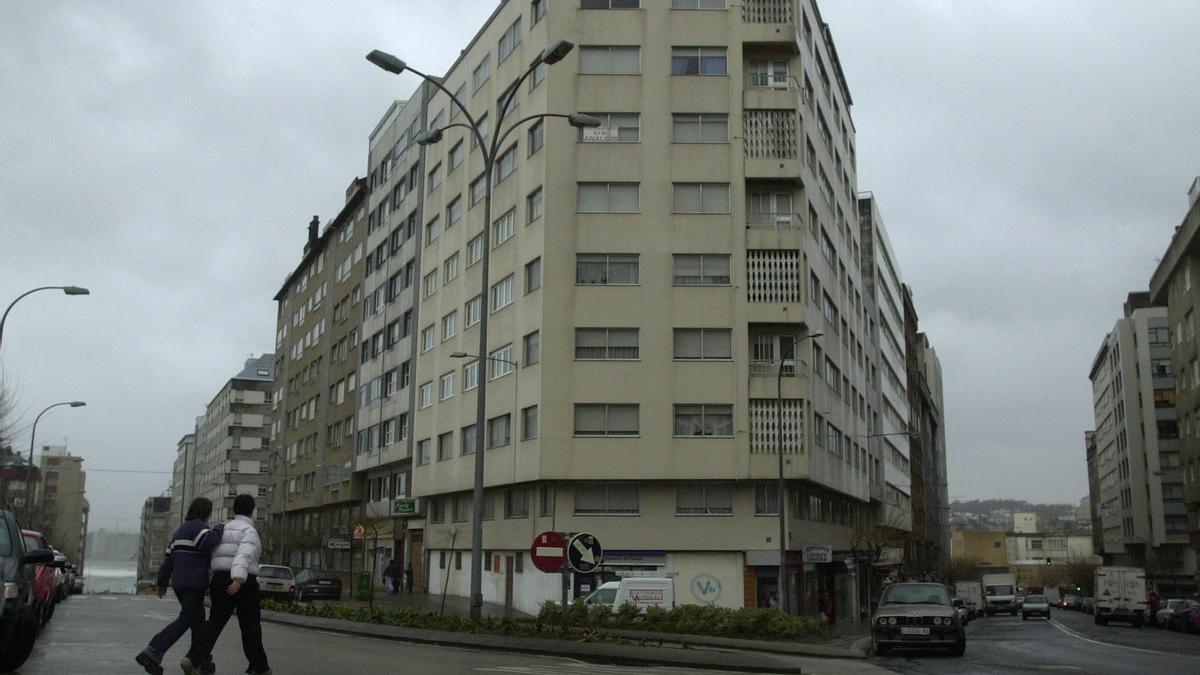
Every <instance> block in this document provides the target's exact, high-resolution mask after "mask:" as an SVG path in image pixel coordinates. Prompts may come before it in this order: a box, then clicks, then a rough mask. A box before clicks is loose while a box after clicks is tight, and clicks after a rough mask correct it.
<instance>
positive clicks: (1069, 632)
mask: <svg viewBox="0 0 1200 675" xmlns="http://www.w3.org/2000/svg"><path fill="white" fill-rule="evenodd" d="M1050 624H1051V625H1053V626H1054V627H1055V628H1057V629H1059V630H1061V631H1062V632H1064V633H1066V634H1067V635H1071V636H1073V637H1077V638H1079V639H1080V640H1083V641H1085V642H1091V643H1093V644H1098V645H1103V646H1105V647H1116V648H1117V649H1128V650H1129V651H1132V652H1143V653H1145V654H1162V655H1163V656H1186V654H1179V653H1177V652H1160V651H1158V650H1157V649H1142V648H1141V647H1126V646H1125V645H1118V644H1113V643H1111V642H1103V641H1101V640H1093V639H1091V638H1089V637H1084V636H1083V635H1080V634H1079V633H1076V632H1075V631H1073V630H1071V629H1070V628H1067V627H1066V626H1064V625H1062V624H1061V623H1059V622H1058V621H1055V620H1053V619H1052V620H1051V621H1050Z"/></svg>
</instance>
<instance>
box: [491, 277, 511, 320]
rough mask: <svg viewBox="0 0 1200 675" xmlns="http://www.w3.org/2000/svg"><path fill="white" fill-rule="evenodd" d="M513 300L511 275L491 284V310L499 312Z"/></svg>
mask: <svg viewBox="0 0 1200 675" xmlns="http://www.w3.org/2000/svg"><path fill="white" fill-rule="evenodd" d="M512 301H513V275H511V274H510V275H508V276H507V277H504V278H503V279H501V280H500V281H497V282H496V283H495V284H492V312H499V311H500V310H502V309H504V308H505V307H508V306H509V305H511V304H512Z"/></svg>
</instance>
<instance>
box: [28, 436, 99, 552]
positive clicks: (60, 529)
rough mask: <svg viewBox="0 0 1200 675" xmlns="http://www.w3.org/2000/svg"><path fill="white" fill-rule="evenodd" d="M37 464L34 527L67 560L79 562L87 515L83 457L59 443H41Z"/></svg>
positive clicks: (85, 535) (85, 532)
mask: <svg viewBox="0 0 1200 675" xmlns="http://www.w3.org/2000/svg"><path fill="white" fill-rule="evenodd" d="M38 468H39V469H40V470H41V473H42V479H41V482H40V483H38V485H37V486H36V490H37V506H36V508H35V513H34V518H33V523H34V527H35V528H37V529H39V530H40V531H41V533H42V534H43V535H45V537H46V540H47V541H49V542H50V545H51V546H53V547H54V548H56V549H58V550H59V551H60V552H62V553H63V555H65V556H67V560H70V561H71V562H76V563H80V562H82V555H83V553H84V551H85V549H86V542H85V540H86V538H87V526H86V523H87V516H88V513H87V512H88V506H87V499H85V498H84V493H85V491H86V489H85V485H86V482H87V474H86V473H85V472H84V471H83V458H82V457H75V456H73V455H71V454H70V453H69V452H67V449H66V448H65V447H63V446H57V445H44V446H42V452H41V455H39V456H38Z"/></svg>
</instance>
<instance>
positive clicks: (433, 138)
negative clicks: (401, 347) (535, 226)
mask: <svg viewBox="0 0 1200 675" xmlns="http://www.w3.org/2000/svg"><path fill="white" fill-rule="evenodd" d="M574 47H575V45H574V43H572V42H570V41H569V40H557V41H555V42H553V43H551V44H550V46H548V47H546V48H545V49H544V50H542V52H541V53H540V54H539V55H538V57H537V58H535V59H534V60H533V61H532V62H531V63H530V64H529V67H528V68H526V69H525V71H524V72H523V73H522V74H521V76H520V77H518V78H517V79H516V81H514V82H513V83H512V84H510V85H509V86H508V87H507V88H506V89H504V92H503V94H502V95H501V96H500V102H499V106H498V108H497V110H496V115H495V119H496V124H495V126H494V127H493V129H492V132H491V136H492V137H491V141H490V143H489V141H488V140H487V139H485V138H484V134H486V133H487V130H486V129H482V130H481V129H480V126H479V122H478V120H476V118H475V117H474V116H473V115H471V111H469V110H467V107H466V105H464V104H463V102H462V101H460V100H458V98H457V97H456V96H455V95H454V94H453V93H451V92H450V91H449V90H448V89H446V87H445V86H443V85H442V83H441V81H440V80H439V79H438V78H433V77H430V76H428V75H426V74H425V73H422V72H421V71H419V70H415V69H413V68H412V67H410V66H409V65H408V64H407V63H405V62H404V61H402V60H400V59H399V58H396V57H395V56H392V55H391V54H388V53H386V52H382V51H379V50H378V49H376V50H373V51H372V52H371V53H370V54H367V60H368V61H370V62H371V63H373V64H375V65H376V66H378V67H380V68H382V69H383V70H386V71H387V72H389V73H392V74H395V75H400V74H402V73H404V72H410V73H412V74H413V75H416V76H417V77H420V78H421V79H422V80H424V81H426V82H428V83H429V84H430V85H432V86H433V87H435V88H437V89H438V90H440V91H441V92H443V93H444V94H446V96H447V97H449V99H450V101H451V103H452V104H453V105H455V106H456V107H457V108H458V109H459V110H460V111H461V112H462V113H463V116H464V117H465V118H466V120H467V123H465V124H464V123H462V122H454V123H451V124H447V125H445V126H441V127H438V128H436V129H427V130H425V131H422V132H421V133H420V134H418V135H417V137H416V142H417V143H418V144H420V145H422V146H428V145H432V144H434V143H437V142H438V141H440V140H441V139H442V135H443V133H444V132H445V130H446V129H449V128H451V127H460V128H463V129H466V130H467V132H468V133H470V134H471V135H472V136H473V137H474V139H475V141H476V143H477V144H478V145H479V151H480V153H481V154H482V158H483V182H484V202H483V235H482V236H483V241H482V243H483V255H482V257H481V259H480V265H479V273H480V277H481V282H480V291H479V297H480V305H481V308H480V310H481V311H480V319H479V354H481V355H482V354H487V353H488V314H489V306H490V297H489V296H490V292H491V286H490V285H489V278H488V264H489V258H490V256H489V253H490V249H491V241H490V233H491V227H492V182H493V181H492V173H493V169H494V168H495V164H496V161H497V153H498V152H499V150H500V148H501V147H502V146H503V143H504V141H505V139H507V138H508V136H509V134H510V133H512V132H513V131H514V130H516V129H517V128H518V127H520V126H521V125H522V124H524V123H526V122H531V121H533V120H537V119H541V118H544V117H561V118H563V119H566V120H567V121H568V123H570V125H571V126H573V127H576V128H585V127H598V126H601V124H602V122H601V121H600V120H599V119H598V118H596V117H593V116H591V115H584V114H581V113H571V114H563V113H537V114H534V115H527V116H525V117H522V118H521V119H519V120H516V121H515V122H513V123H512V124H511V125H509V127H508V128H507V129H505V128H504V118H505V116H506V115H507V114H508V112H509V107H510V106H511V105H512V102H513V100H514V98H515V97H516V95H517V91H518V90H520V88H521V85H522V83H524V82H525V80H526V79H528V77H529V76H530V75H531V74H532V73H533V71H534V70H536V69H537V68H538V67H539V66H541V65H543V64H544V65H548V66H549V65H554V64H555V63H558V62H559V61H562V60H563V58H565V57H566V55H567V54H569V53H570V52H571V50H572V49H573V48H574ZM478 379H479V386H478V388H477V390H476V393H475V426H476V429H477V431H476V434H477V444H481V441H482V435H483V433H484V431H483V430H484V427H485V423H486V421H487V415H486V412H485V410H484V402H485V401H486V395H487V377H484V376H483V375H482V374H481V376H480V377H479V378H478ZM484 454H485V453H484V452H482V451H477V452H476V453H475V487H474V494H473V496H474V508H473V512H474V517H473V518H472V521H471V618H472V619H478V618H479V617H480V616H481V614H482V610H483V456H484Z"/></svg>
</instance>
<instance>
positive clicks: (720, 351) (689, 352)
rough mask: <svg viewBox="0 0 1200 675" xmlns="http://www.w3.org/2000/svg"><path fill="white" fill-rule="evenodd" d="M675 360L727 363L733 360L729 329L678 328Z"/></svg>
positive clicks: (676, 331) (676, 330)
mask: <svg viewBox="0 0 1200 675" xmlns="http://www.w3.org/2000/svg"><path fill="white" fill-rule="evenodd" d="M675 358H676V359H679V360H687V361H709V360H716V361H727V360H729V359H731V358H733V346H732V338H731V337H730V330H729V329H728V328H676V329H675Z"/></svg>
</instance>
